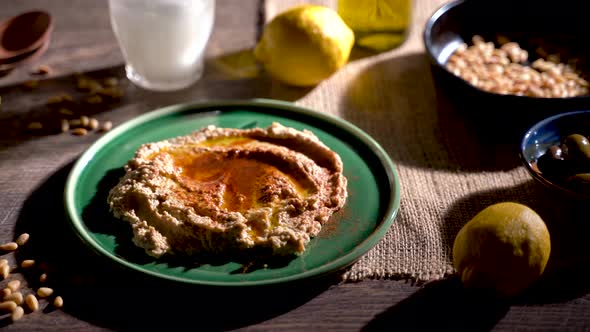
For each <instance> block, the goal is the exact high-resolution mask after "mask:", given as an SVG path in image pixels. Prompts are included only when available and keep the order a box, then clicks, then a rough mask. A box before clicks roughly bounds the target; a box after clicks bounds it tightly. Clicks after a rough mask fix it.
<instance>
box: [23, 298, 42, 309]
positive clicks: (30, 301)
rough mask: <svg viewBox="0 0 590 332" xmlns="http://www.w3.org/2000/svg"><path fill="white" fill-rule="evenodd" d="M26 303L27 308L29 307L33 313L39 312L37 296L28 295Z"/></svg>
mask: <svg viewBox="0 0 590 332" xmlns="http://www.w3.org/2000/svg"><path fill="white" fill-rule="evenodd" d="M25 302H26V303H27V306H28V307H29V309H31V311H37V310H39V301H38V300H37V298H36V297H35V295H33V294H28V295H27V296H26V297H25Z"/></svg>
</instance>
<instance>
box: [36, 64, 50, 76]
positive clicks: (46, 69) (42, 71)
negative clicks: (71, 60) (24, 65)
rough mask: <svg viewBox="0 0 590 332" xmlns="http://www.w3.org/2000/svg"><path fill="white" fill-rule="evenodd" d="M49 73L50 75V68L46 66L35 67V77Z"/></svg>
mask: <svg viewBox="0 0 590 332" xmlns="http://www.w3.org/2000/svg"><path fill="white" fill-rule="evenodd" d="M49 73H51V67H49V66H48V65H40V66H39V67H37V71H36V72H35V74H37V75H47V74H49Z"/></svg>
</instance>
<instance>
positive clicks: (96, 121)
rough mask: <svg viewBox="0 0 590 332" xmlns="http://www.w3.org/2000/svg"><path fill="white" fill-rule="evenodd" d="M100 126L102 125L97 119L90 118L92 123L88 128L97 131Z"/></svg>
mask: <svg viewBox="0 0 590 332" xmlns="http://www.w3.org/2000/svg"><path fill="white" fill-rule="evenodd" d="M99 125H100V123H99V122H98V120H97V119H95V118H90V121H89V122H88V128H89V129H90V130H96V129H97V128H98V126H99Z"/></svg>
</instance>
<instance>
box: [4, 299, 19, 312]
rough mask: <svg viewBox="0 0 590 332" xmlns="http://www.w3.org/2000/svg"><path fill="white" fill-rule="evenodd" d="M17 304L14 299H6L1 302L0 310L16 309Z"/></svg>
mask: <svg viewBox="0 0 590 332" xmlns="http://www.w3.org/2000/svg"><path fill="white" fill-rule="evenodd" d="M16 307H17V305H16V303H14V302H13V301H4V302H1V303H0V311H3V312H7V311H10V312H12V311H14V309H16Z"/></svg>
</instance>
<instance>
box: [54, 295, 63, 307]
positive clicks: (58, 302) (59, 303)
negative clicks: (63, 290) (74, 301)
mask: <svg viewBox="0 0 590 332" xmlns="http://www.w3.org/2000/svg"><path fill="white" fill-rule="evenodd" d="M53 305H54V306H55V307H56V308H61V307H63V306H64V300H63V299H62V298H61V296H59V295H58V296H56V297H55V299H54V300H53Z"/></svg>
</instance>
